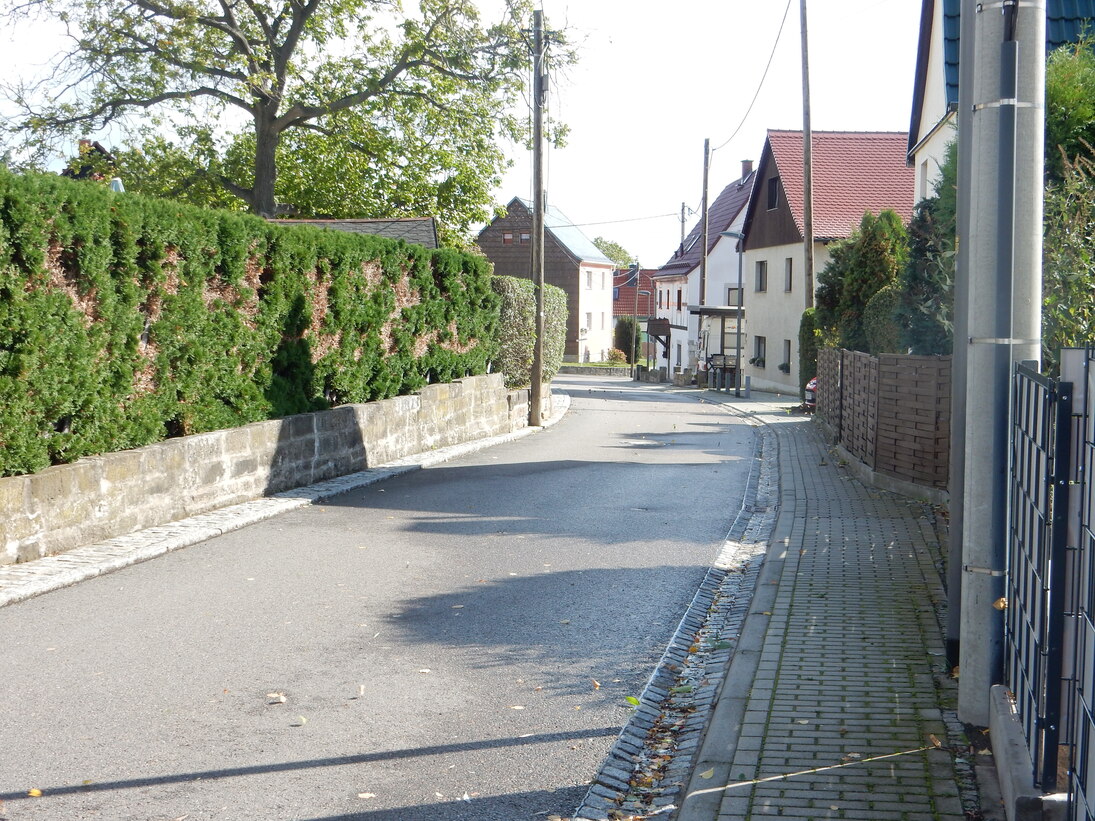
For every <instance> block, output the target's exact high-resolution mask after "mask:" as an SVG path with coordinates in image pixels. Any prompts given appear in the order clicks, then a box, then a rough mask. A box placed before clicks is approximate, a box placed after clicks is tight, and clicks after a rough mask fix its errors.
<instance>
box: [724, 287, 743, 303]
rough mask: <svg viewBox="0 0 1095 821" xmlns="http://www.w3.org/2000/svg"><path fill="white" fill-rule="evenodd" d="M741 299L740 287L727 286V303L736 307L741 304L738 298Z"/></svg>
mask: <svg viewBox="0 0 1095 821" xmlns="http://www.w3.org/2000/svg"><path fill="white" fill-rule="evenodd" d="M739 299H741V289H740V288H727V289H726V304H727V305H729V306H730V307H731V308H736V307H737V306H738V305H739V304H741V303H739V302H738V300H739Z"/></svg>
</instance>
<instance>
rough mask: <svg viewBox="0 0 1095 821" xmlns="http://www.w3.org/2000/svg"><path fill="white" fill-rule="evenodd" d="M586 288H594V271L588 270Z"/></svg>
mask: <svg viewBox="0 0 1095 821" xmlns="http://www.w3.org/2000/svg"><path fill="white" fill-rule="evenodd" d="M586 288H588V289H589V290H591V291H592V290H593V272H592V271H586Z"/></svg>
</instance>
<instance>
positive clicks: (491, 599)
mask: <svg viewBox="0 0 1095 821" xmlns="http://www.w3.org/2000/svg"><path fill="white" fill-rule="evenodd" d="M704 572H705V568H704V567H703V566H686V565H680V566H670V565H662V566H657V567H644V568H634V567H632V568H621V567H615V568H596V569H586V570H566V571H552V570H551V568H550V567H545V568H544V572H543V573H539V574H535V575H525V576H513V577H509V578H503V579H494V580H490V581H487V580H483V581H481V582H475V583H472V584H469V585H465V586H464V587H463V588H460V589H457V590H454V591H452V592H447V593H439V594H436V595H429V596H417V597H414V598H409V599H405V600H404V601H403V602H401V603H399V605H398V609H396V610H395V611H394V612H393V613H392V614H390V615H389V616H388V619H387V622H388V625H387V628H386V629H387V630H390V631H394V632H395V633H397V634H399V635H400V636H401V640H402V641H406V642H408V643H411V644H413V645H415V646H429V645H443V646H445V647H457V648H460V649H461V650H462V651H463V655H462V657H463V658H464V659H465V660H466V661H467V662H468V663H471V664H474V665H475V666H476V667H478V668H480V669H498V670H501V671H505V670H507V669H509V668H512V667H513V666H514V665H515V664H520V663H522V662H526V661H528V662H533V663H534V665H535V667H537V668H539V669H541V671H542V672H541V673H540V674H539V675H540V677H539V678H538V679H537V680H536V681H535V682H534V683H535V684H536V685H539V686H540V687H541V688H542V689H543V690H544V691H545V692H559V693H565V694H567V695H568V696H569V695H571V694H573V697H574V698H575V699H579V698H580V699H581V701H582V702H583V703H584V704H585V705H586V706H587V708H588V707H591V706H593V705H596V704H612V705H616V706H626V705H625V701H624V699H625V698H626V697H627V696H628V695H636V693H633V692H631V691H630V690H628V689H627V688H628V687H634V681H635V679H636V677H641V676H643V675H645V674H646V673H647V672H648V671H649V669H650V667H651V665H652V664H653V663H654V662H655V661H656V656H655V655H654V654H655V653H656V652H659V651H660V648H663V647H664V646H665V644H666V642H667V641H668V640H669V638H670V636H672V634H673V631H674V630H675V629H676V628H677V625H678V622H679V620H680V618H681V616H682V614H683V613H684V611H685V609H686V608H687V605H688V596H689V595H691V591H694V590H695V589H696V586H697V585H698V584H699V582H700V579H701V578H702V577H703V574H704ZM666 591H682V592H681V593H680V594H679V595H671V596H667V593H666ZM591 648H597V650H596V653H595V654H593V655H591ZM591 677H592V678H594V679H596V680H597V681H598V682H599V685H598V689H596V690H593V689H591V687H590V678H591ZM532 683H533V682H530V685H531V684H532Z"/></svg>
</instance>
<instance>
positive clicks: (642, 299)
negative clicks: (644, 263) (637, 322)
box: [612, 268, 657, 316]
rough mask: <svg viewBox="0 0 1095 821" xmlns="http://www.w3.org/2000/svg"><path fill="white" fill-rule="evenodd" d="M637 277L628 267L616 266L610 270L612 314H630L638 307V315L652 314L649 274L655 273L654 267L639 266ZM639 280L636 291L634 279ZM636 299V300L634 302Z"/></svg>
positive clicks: (652, 284)
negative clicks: (637, 291) (613, 269)
mask: <svg viewBox="0 0 1095 821" xmlns="http://www.w3.org/2000/svg"><path fill="white" fill-rule="evenodd" d="M638 273H639V275H638V277H636V276H635V271H633V270H631V269H630V268H617V269H616V270H615V271H613V272H612V315H613V316H632V315H633V314H635V313H636V307H637V308H638V315H639V316H653V315H654V293H655V289H654V281H653V280H652V279H651V278H650V276H651V274H656V273H657V270H656V269H651V268H641V269H639V272H638ZM636 279H637V280H638V281H639V288H638V290H639V291H645V292H646V293H636V289H635V280H636ZM636 299H637V300H638V302H636Z"/></svg>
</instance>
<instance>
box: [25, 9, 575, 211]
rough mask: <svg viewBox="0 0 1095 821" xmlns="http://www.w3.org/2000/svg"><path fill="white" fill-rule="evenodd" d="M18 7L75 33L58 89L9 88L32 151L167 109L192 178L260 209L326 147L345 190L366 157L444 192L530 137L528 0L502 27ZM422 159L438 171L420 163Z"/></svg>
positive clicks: (271, 207)
mask: <svg viewBox="0 0 1095 821" xmlns="http://www.w3.org/2000/svg"><path fill="white" fill-rule="evenodd" d="M8 2H9V7H8V12H9V13H11V14H18V13H20V12H31V11H34V10H38V11H42V12H44V13H47V14H49V15H51V16H54V17H56V18H57V19H60V20H62V21H64V22H65V23H66V25H67V26H68V29H69V36H70V38H71V41H72V46H71V48H70V50H69V51H68V52H67V53H66V54H64V55H63V57H62V58H61V59H60V60H59V61H58V63H57V65H56V67H55V73H54V75H53V77H51V78H50V86H49V87H50V88H52V89H60V90H59V91H56V92H55V93H53V94H52V95H51V96H50V97H48V98H47V99H45V100H44V101H43V99H42V97H41V94H40V93H35V92H41V90H42V86H34V85H26V84H24V85H21V86H19V87H17V88H14V89H11V91H10V94H9V96H11V97H12V99H13V100H15V101H16V102H17V103H19V104H20V105H21V107H22V111H23V116H22V117H21V118H20V120H19V121H18V123H17V124H16V125H15V127H14V131H15V132H16V133H15V136H22V137H23V138H25V140H24V143H23V145H24V146H28V145H29V146H39V147H42V146H46V147H52V146H53V145H56V142H57V140H58V138H61V139H65V140H71V138H72V137H73V136H75V135H78V134H80V133H87V132H89V131H96V130H98V129H102V128H103V127H105V126H107V125H109V124H111V123H128V124H130V125H132V124H133V122H134V119H133V115H134V114H140V113H142V112H157V113H159V114H160V117H161V119H160V120H159V121H158V122H157V123H156V128H157V130H158V131H157V133H159V134H160V135H162V134H163V132H164V131H165V130H168V129H171V127H172V126H178V128H175V129H171V130H175V131H176V133H178V134H179V137H180V138H179V139H178V141H177V142H171V143H170V148H171V151H169V152H168V153H170V154H171V156H172V158H173V160H175V161H176V162H178V163H180V164H186V162H189V164H190V165H191V166H192V168H191V169H190V173H189V177H190V180H189V181H190V183H191V184H193V182H194V181H196V180H197V179H198V178H199V177H205V178H206V179H208V180H212V181H215V182H216V183H217V184H218V185H219V186H221V187H223V188H224V189H226V190H227V191H229V192H230V193H231V194H233V195H234V196H236V197H238V198H240V199H241V200H242V201H243V202H244V203H246V205H247V207H248V208H249V210H251V211H253V212H255V213H258V214H262V215H266V216H271V215H274V214H275V213H276V212H277V210H278V209H277V193H278V192H279V191H283V190H284V191H285V193H287V194H289V195H290V196H295V197H299V198H301V199H303V198H304V191H305V189H306V186H305V185H303V184H302V183H301V180H302V179H303V178H306V177H307V175H308V174H309V173H310V170H309V169H308V168H306V167H305V166H306V164H309V163H310V162H311V159H312V158H313V157H316V156H317V155H316V154H310V156H309V154H306V153H305V152H312V151H317V150H318V156H319V158H320V159H321V160H324V161H325V162H326V167H323V168H320V170H317V173H323V174H328V175H331V174H332V173H335V174H336V175H337V172H332V171H331V167H330V166H331V165H332V163H331V160H332V158H334V157H338V156H343V157H346V158H347V162H346V163H345V165H344V167H343V170H344V171H345V169H346V168H349V169H351V171H350V173H347V174H346V176H345V179H343V180H342V181H343V182H344V183H346V185H347V187H348V186H349V185H350V184H352V183H354V182H355V181H357V180H364V181H367V180H369V177H368V175H361V174H358V173H356V172H354V171H353V167H354V166H355V165H360V166H367V167H370V168H372V169H379V168H383V169H385V171H386V173H388V174H391V175H393V176H396V175H403V174H411V175H412V176H413V175H415V174H418V175H420V177H421V178H424V179H426V180H427V181H428V184H429V186H430V187H432V191H433V193H434V196H435V197H440V198H442V199H443V198H444V197H445V196H453V191H459V190H461V189H462V188H473V187H475V186H480V187H482V185H483V179H484V178H486V179H487V180H488V181H489V180H490V178H491V177H492V175H494V176H496V175H497V174H498V173H499V171H500V169H501V168H502V167H503V164H504V159H503V157H502V154H501V152H499V150H498V148H497V140H498V139H499V138H501V137H506V138H510V139H518V138H519V137H520V136H521V129H520V120H519V118H518V117H517V116H516V115H515V114H514V109H515V105H516V103H517V102H518V101H519V99H520V96H521V93H522V91H523V90H524V83H525V80H524V76H525V73H526V69H527V65H528V61H529V49H528V46H527V44H526V42H525V36H524V34H523V31H522V21H523V20H524V19H526V17H527V16H528V13H529V11H530V8H531V2H530V0H506V12H505V19H504V20H503V21H501V22H499V23H496V24H493V25H484V24H483V23H482V22H481V20H480V17H479V12H478V10H477V8H476V6H475V3H474V2H473V0H420V2H419V8H418V9H417V11H416V12H415V13H413V14H406V15H404V14H401V13H400V4H399V3H398V2H397V1H396V0H280V2H279V1H278V0H275V2H272V3H260V2H256V0H8ZM11 4H15V5H14V6H13V5H11ZM560 57H561V58H562V59H570V55H568V54H566V53H565V52H561V53H560ZM62 79H63V83H61V82H60V81H61V80H62ZM59 83H60V84H59ZM233 112H234V113H233ZM226 133H227V134H229V135H230V136H229V137H228V138H227V139H226V138H225V137H224V136H223V135H225V134H226ZM451 135H456V137H457V138H456V139H455V140H453V141H452V142H448V138H449V137H450V136H451ZM153 143H154V144H155V141H153ZM138 144H139V143H138ZM159 146H160V147H161V148H163V147H164V145H163V143H159ZM210 146H212V147H213V148H214V150H213V151H212V153H210V151H209V150H207V149H208V148H209V147H210ZM443 146H445V147H448V148H449V150H452V151H457V152H461V153H462V154H463V155H464V156H465V157H468V156H471V157H472V160H471V167H470V171H468V173H463V172H462V170H461V169H460V168H459V167H458V168H457V169H456V170H455V172H453V173H450V172H449V170H448V169H449V166H447V165H446V164H445V163H443V162H441V160H440V159H439V158H440V157H442V155H443V153H444V152H443V151H440V150H439V149H440V147H443ZM279 152H280V153H279ZM422 155H426V156H427V157H428V161H427V162H426V163H425V168H426V169H427V170H425V171H418V170H417V166H416V161H417V159H418V157H419V156H422ZM184 161H186V162H184ZM316 166H317V168H319V167H321V166H324V162H318V163H316ZM412 169H414V170H412ZM181 171H182V169H181V168H180V172H181ZM279 171H282V172H284V173H285V175H286V178H287V182H288V183H289V184H288V185H286V186H284V187H279V185H278V182H279ZM180 176H186V175H184V174H181V173H180ZM340 179H341V178H340ZM378 182H379V181H378ZM487 187H489V182H488V183H487ZM358 193H359V195H360V194H361V192H358ZM365 196H367V194H366V195H365ZM475 196H477V197H478V199H479V203H478V204H479V206H480V207H481V208H482V207H485V206H486V203H484V202H482V195H481V192H478V193H476V195H475ZM345 199H346V198H345V197H342V198H341V199H340V198H339V195H338V193H337V192H335V193H332V194H331V195H330V196H329V197H328V200H327V203H322V202H316V203H311V202H307V203H305V207H306V208H308V209H309V210H321V209H322V210H326V211H334V210H335V209H334V208H331V207H329V205H330V203H331V202H340V201H341V202H344V201H345Z"/></svg>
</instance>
